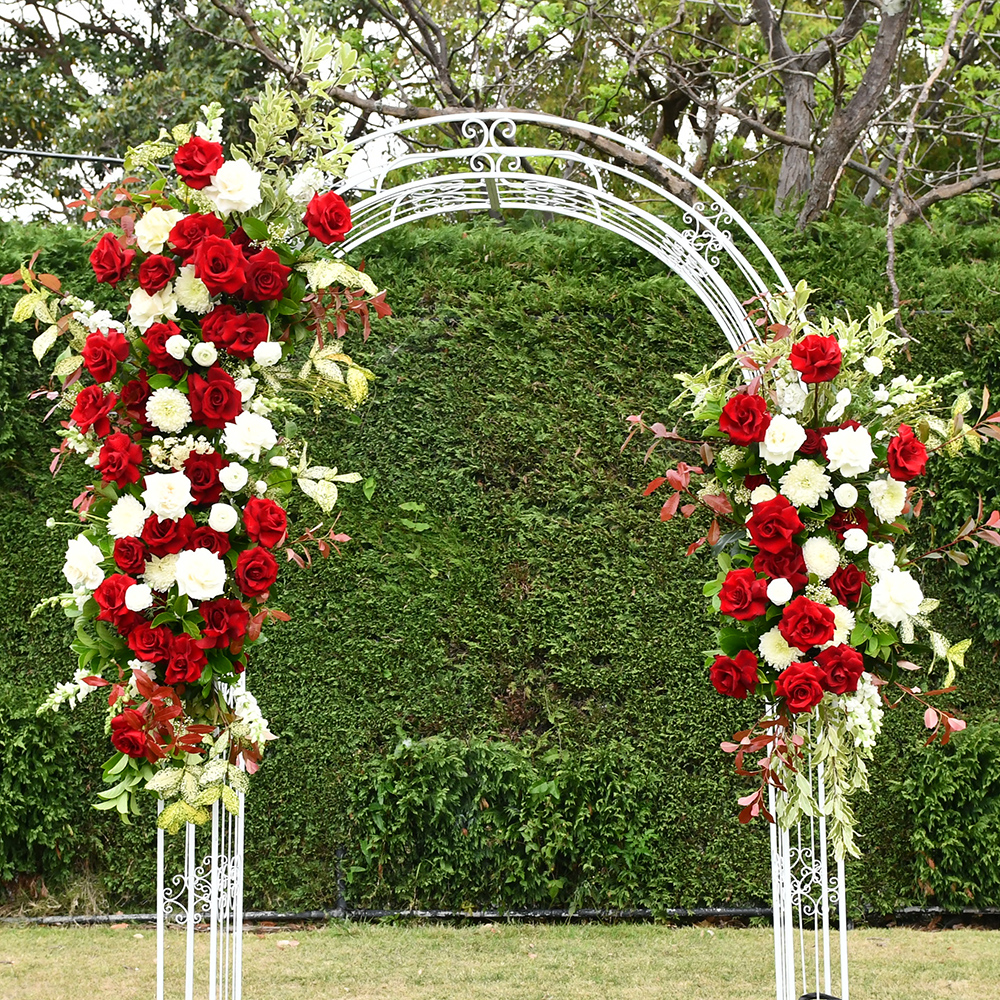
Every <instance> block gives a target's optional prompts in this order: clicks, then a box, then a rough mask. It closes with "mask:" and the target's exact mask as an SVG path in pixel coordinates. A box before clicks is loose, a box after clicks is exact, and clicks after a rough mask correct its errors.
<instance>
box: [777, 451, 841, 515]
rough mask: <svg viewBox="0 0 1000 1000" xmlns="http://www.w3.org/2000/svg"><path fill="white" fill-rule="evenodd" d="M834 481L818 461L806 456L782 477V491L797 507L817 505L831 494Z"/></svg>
mask: <svg viewBox="0 0 1000 1000" xmlns="http://www.w3.org/2000/svg"><path fill="white" fill-rule="evenodd" d="M831 486H833V482H832V481H831V479H830V477H829V476H828V475H827V474H826V472H824V470H823V467H822V466H821V465H819V464H817V463H816V462H812V461H810V460H809V459H808V458H804V459H802V460H801V461H798V462H796V463H795V464H794V465H793V466H791V468H789V470H788V471H787V472H786V473H785V474H784V475H783V476H782V477H781V492H782V493H783V494H784V495H785V496H786V497H787V498H788V500H789V501H790V502H791V503H793V504H794V505H795V506H796V507H815V506H816V504H818V503H819V502H820V500H822V499H824V498H825V497H828V496H829V495H830V487H831Z"/></svg>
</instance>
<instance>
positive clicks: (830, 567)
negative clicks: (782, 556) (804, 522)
mask: <svg viewBox="0 0 1000 1000" xmlns="http://www.w3.org/2000/svg"><path fill="white" fill-rule="evenodd" d="M802 558H803V559H805V561H806V569H807V570H808V571H809V572H810V573H815V574H816V576H818V577H819V578H820V579H821V580H828V579H829V578H830V577H831V576H833V574H834V573H836V572H837V567H838V566H840V553H839V552H838V551H837V547H836V546H835V545H834V544H833V542H831V541H830V540H829V539H828V538H821V537H819V536H818V535H817V536H815V537H813V538H807V539H806V541H805V544H804V545H803V546H802Z"/></svg>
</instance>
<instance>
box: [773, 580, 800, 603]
mask: <svg viewBox="0 0 1000 1000" xmlns="http://www.w3.org/2000/svg"><path fill="white" fill-rule="evenodd" d="M793 593H794V591H793V590H792V585H791V584H790V583H789V582H788V581H787V580H786V579H785V578H784V577H783V576H779V577H778V578H777V579H774V580H772V581H771V582H770V583H769V584H768V585H767V599H768V600H769V601H770V602H771V603H772V604H787V603H788V602H789V601H790V600H791V598H792V594H793Z"/></svg>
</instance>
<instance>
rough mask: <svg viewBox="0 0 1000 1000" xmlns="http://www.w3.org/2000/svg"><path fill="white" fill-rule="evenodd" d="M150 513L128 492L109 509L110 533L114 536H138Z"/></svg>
mask: <svg viewBox="0 0 1000 1000" xmlns="http://www.w3.org/2000/svg"><path fill="white" fill-rule="evenodd" d="M148 513H149V511H148V510H146V508H145V507H144V506H143V505H142V504H141V503H139V501H138V500H136V498H135V497H134V496H131V495H130V494H128V493H126V494H125V495H124V496H121V497H119V498H118V499H117V500H116V501H115V502H114V505H113V506H112V508H111V510H109V511H108V534H109V535H110V536H111V537H112V538H138V537H139V536H140V535H141V534H142V528H143V525H144V524H145V523H146V515H147V514H148Z"/></svg>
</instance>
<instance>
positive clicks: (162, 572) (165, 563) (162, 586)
mask: <svg viewBox="0 0 1000 1000" xmlns="http://www.w3.org/2000/svg"><path fill="white" fill-rule="evenodd" d="M176 576H177V555H176V553H172V554H171V555H168V556H153V558H152V559H150V560H149V562H148V563H146V568H145V569H144V570H143V573H142V578H143V579H144V580H145V581H146V583H147V584H148V585H149V586H150V587H152V589H153V590H155V591H158V592H159V593H161V594H162V593H165V592H166V591H168V590H169V589H170V588H171V587H172V586H173V585H174V580H175V579H176Z"/></svg>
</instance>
